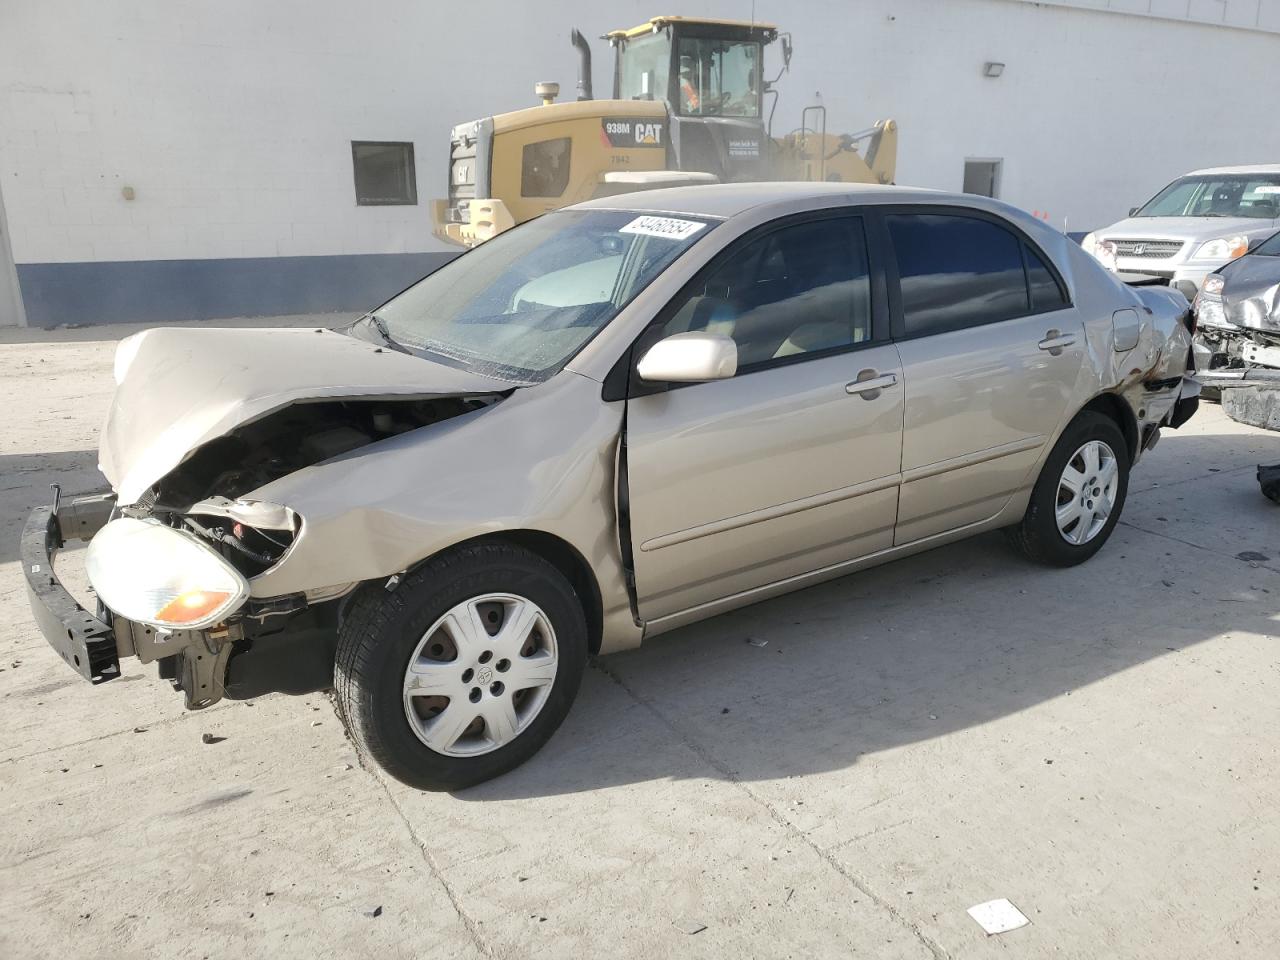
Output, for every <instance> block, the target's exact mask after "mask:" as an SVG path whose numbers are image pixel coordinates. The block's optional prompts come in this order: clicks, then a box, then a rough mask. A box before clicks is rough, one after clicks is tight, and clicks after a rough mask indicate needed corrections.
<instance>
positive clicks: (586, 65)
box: [569, 27, 591, 100]
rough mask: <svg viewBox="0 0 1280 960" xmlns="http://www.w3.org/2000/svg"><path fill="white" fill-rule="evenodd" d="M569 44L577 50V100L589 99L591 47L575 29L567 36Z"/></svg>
mask: <svg viewBox="0 0 1280 960" xmlns="http://www.w3.org/2000/svg"><path fill="white" fill-rule="evenodd" d="M569 42H570V43H572V44H573V45H574V46H575V47H577V48H578V99H579V100H590V99H591V45H590V44H588V43H587V38H586V37H584V36H583V35H582V33H581V32H580V31H579V30H578V29H577V28H576V27H575V28H574V30H573V32H572V33H570V34H569Z"/></svg>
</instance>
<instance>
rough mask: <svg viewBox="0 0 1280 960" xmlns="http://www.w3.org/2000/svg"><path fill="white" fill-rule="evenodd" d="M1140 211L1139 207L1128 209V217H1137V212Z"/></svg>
mask: <svg viewBox="0 0 1280 960" xmlns="http://www.w3.org/2000/svg"><path fill="white" fill-rule="evenodd" d="M1141 209H1142V208H1141V207H1130V208H1129V216H1131V217H1132V216H1136V215H1137V213H1138V211H1139V210H1141Z"/></svg>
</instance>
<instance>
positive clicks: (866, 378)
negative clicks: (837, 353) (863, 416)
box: [844, 369, 898, 400]
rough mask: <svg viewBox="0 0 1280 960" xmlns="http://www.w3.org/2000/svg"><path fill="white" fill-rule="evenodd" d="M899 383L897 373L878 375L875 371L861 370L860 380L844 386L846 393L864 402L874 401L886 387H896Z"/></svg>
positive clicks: (859, 373)
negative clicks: (854, 395) (856, 396)
mask: <svg viewBox="0 0 1280 960" xmlns="http://www.w3.org/2000/svg"><path fill="white" fill-rule="evenodd" d="M897 382H898V375H897V374H896V373H877V372H876V371H875V370H869V369H868V370H860V371H859V372H858V379H857V380H853V381H851V382H849V383H846V384H845V385H844V392H845V393H852V394H857V395H858V396H860V397H862V399H863V400H874V399H875V398H876V397H878V396H880V391H881V390H883V389H885V388H886V387H892V386H895V385H896V384H897Z"/></svg>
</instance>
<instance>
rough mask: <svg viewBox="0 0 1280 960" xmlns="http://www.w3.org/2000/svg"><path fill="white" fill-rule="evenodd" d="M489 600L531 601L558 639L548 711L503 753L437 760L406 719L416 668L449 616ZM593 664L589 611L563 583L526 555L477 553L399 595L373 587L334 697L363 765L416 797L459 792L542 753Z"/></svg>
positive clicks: (337, 673) (427, 567)
mask: <svg viewBox="0 0 1280 960" xmlns="http://www.w3.org/2000/svg"><path fill="white" fill-rule="evenodd" d="M488 593H510V594H515V595H518V596H521V597H527V598H528V599H529V600H532V601H533V602H534V603H536V604H537V605H538V606H539V607H541V608H542V610H543V612H544V613H545V614H546V616H547V618H548V619H549V620H550V622H551V628H552V630H553V631H554V632H555V640H556V646H557V660H558V663H557V668H556V675H555V679H554V681H553V683H552V686H551V691H550V693H549V694H548V695H547V699H546V701H545V702H544V703H543V706H542V708H541V710H540V711H539V712H538V714H537V715H536V716H535V717H534V718H533V719H532V720H531V721H529V725H528V726H527V727H526V728H525V729H524V730H522V731H521V732H520V733H518V734H517V735H516V736H515V739H513V740H511V741H510V742H509V743H507V744H506V745H505V746H502V747H499V748H497V749H495V750H493V751H491V752H489V753H484V754H480V755H478V756H470V757H457V756H448V755H446V754H444V753H437V752H436V751H435V750H433V749H431V748H430V747H428V746H427V745H426V744H425V743H424V742H423V741H422V740H421V739H419V738H418V736H417V735H416V734H415V733H414V731H413V729H412V728H411V727H410V725H409V720H408V718H407V716H406V714H405V707H404V701H403V684H404V679H405V671H406V669H407V668H408V665H409V658H410V656H411V655H412V654H413V653H414V651H415V649H416V648H417V645H418V642H419V641H420V640H421V639H422V637H423V634H424V632H425V631H427V630H428V629H429V628H430V627H431V625H432V624H433V623H435V622H436V621H437V620H438V619H439V618H440V617H441V616H443V615H444V614H445V612H447V611H449V610H450V609H452V608H453V607H454V606H456V605H457V604H459V603H462V602H464V601H465V600H468V599H470V598H472V597H478V596H483V595H485V594H488ZM586 660H587V627H586V619H585V616H584V614H583V608H582V603H581V602H580V600H579V599H578V596H577V594H576V593H575V592H574V589H573V587H572V586H571V585H570V584H569V581H568V580H567V579H565V577H564V575H563V574H561V573H560V571H559V570H557V569H556V568H555V567H554V566H552V565H551V564H549V563H548V562H546V561H545V560H543V559H542V558H541V557H539V556H537V555H536V554H534V553H531V552H530V551H528V550H525V549H523V548H521V547H517V546H515V545H511V544H502V543H487V544H477V545H473V546H466V547H461V548H458V549H456V550H451V551H447V552H445V553H443V554H441V555H440V556H438V557H436V558H434V559H432V560H430V561H428V562H427V563H425V564H423V565H422V566H421V567H419V568H418V569H417V570H414V571H413V572H412V573H410V574H407V575H406V576H405V577H404V578H403V580H401V581H400V583H399V584H398V585H397V586H396V588H395V589H394V590H390V591H389V590H386V589H384V588H383V587H382V585H381V584H379V585H372V586H370V587H368V588H366V589H365V590H364V591H363V592H362V593H361V594H359V595H358V596H357V597H356V598H355V599H354V600H353V601H352V604H351V606H350V608H349V609H348V610H347V614H346V617H345V618H344V620H343V622H342V626H341V628H340V629H339V632H338V650H337V659H336V662H335V666H334V689H335V692H336V694H337V702H338V708H339V710H340V711H341V715H342V718H343V720H344V721H345V723H346V725H347V730H348V731H349V732H350V734H351V738H352V739H353V740H354V741H355V743H356V746H357V748H358V749H359V750H360V751H361V752H362V753H363V754H364V755H365V756H367V757H370V758H371V759H373V760H374V761H375V762H376V763H377V764H378V765H379V766H381V767H382V768H383V769H384V770H386V771H387V772H388V773H389V774H391V775H392V776H393V777H395V778H396V779H397V780H399V781H401V782H402V783H405V784H408V785H409V786H411V787H416V788H418V789H420V790H460V789H462V788H464V787H469V786H473V785H475V784H477V783H482V782H483V781H485V780H489V779H492V778H493V777H496V776H499V775H501V774H503V773H506V772H507V771H508V770H511V769H513V768H515V767H517V766H519V765H520V764H522V763H524V762H525V761H526V760H528V759H529V758H530V757H532V756H533V755H534V754H535V753H537V752H538V750H539V749H541V747H542V745H543V744H545V743H546V742H547V740H549V739H550V738H551V735H552V734H553V733H555V731H556V728H557V727H559V726H560V723H561V722H562V721H563V720H564V718H565V716H567V715H568V713H569V708H570V706H572V704H573V700H574V697H575V696H576V695H577V692H578V686H579V685H580V683H581V682H582V672H583V669H584V667H585V665H586Z"/></svg>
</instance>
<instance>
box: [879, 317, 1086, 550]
mask: <svg viewBox="0 0 1280 960" xmlns="http://www.w3.org/2000/svg"><path fill="white" fill-rule="evenodd" d="M1064 333H1065V334H1066V335H1068V336H1071V337H1074V338H1075V341H1076V342H1075V343H1073V344H1072V345H1069V346H1067V347H1065V348H1063V349H1062V350H1061V352H1060V353H1058V354H1056V355H1054V354H1051V353H1050V352H1049V351H1048V350H1042V349H1040V347H1039V346H1038V345H1039V343H1040V342H1041V341H1043V340H1045V339H1046V338H1047V337H1049V336H1051V335H1052V336H1058V335H1061V334H1064ZM1083 339H1084V330H1083V327H1082V324H1081V323H1080V319H1079V317H1078V316H1077V314H1076V311H1075V309H1074V308H1068V309H1066V310H1055V311H1053V312H1051V313H1044V314H1039V315H1036V316H1031V317H1021V318H1018V319H1015V320H1006V321H1004V322H1002V323H993V324H988V325H986V326H981V327H969V328H967V329H964V330H954V331H951V332H949V333H939V334H934V335H933V336H927V337H919V338H916V339H914V340H906V341H902V342H900V343H899V344H898V352H899V353H900V354H901V356H902V368H903V375H904V377H905V379H906V406H907V415H906V422H905V425H904V428H903V435H902V474H903V485H902V496H901V500H900V502H899V505H898V526H897V530H896V533H895V536H894V542H895V543H897V544H904V543H910V542H911V541H913V540H919V539H920V538H921V537H928V536H932V535H933V534H935V533H942V532H943V531H945V530H950V529H952V528H954V527H959V526H964V525H965V524H968V523H975V522H977V521H980V520H986V519H988V518H990V517H993V516H995V515H996V514H997V513H999V512H1000V509H1001V508H1002V507H1003V506H1004V505H1005V504H1006V503H1007V502H1008V501H1009V498H1010V497H1011V496H1012V495H1013V494H1014V492H1015V491H1016V490H1017V489H1018V488H1019V487H1021V486H1022V485H1023V484H1024V483H1025V482H1026V477H1027V474H1028V472H1029V471H1030V470H1031V469H1032V468H1033V467H1034V466H1035V465H1036V463H1037V462H1039V460H1040V454H1041V453H1042V452H1043V451H1044V450H1045V448H1046V447H1047V446H1052V441H1053V440H1054V439H1056V437H1057V432H1058V427H1059V426H1060V425H1062V424H1063V422H1064V421H1063V419H1062V417H1063V414H1064V412H1065V411H1066V408H1067V405H1068V403H1069V402H1070V400H1071V396H1072V394H1073V392H1074V389H1075V385H1076V381H1077V379H1078V377H1079V371H1080V364H1081V361H1082V359H1083V357H1084V345H1083V342H1082V341H1083Z"/></svg>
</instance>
